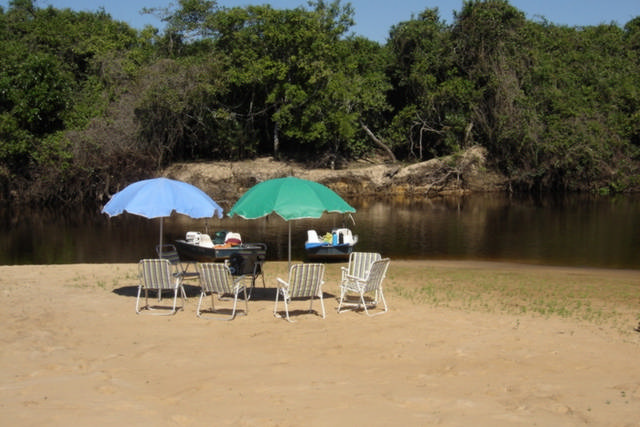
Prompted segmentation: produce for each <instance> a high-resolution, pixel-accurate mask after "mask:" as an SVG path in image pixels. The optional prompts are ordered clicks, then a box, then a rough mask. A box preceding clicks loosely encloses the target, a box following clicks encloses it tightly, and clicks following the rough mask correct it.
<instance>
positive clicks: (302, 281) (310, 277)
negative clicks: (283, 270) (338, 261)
mask: <svg viewBox="0 0 640 427" xmlns="http://www.w3.org/2000/svg"><path fill="white" fill-rule="evenodd" d="M323 283H324V264H310V263H303V264H294V265H292V266H291V268H290V269H289V295H290V296H291V298H299V297H314V296H318V295H319V293H320V289H321V287H322V284H323Z"/></svg>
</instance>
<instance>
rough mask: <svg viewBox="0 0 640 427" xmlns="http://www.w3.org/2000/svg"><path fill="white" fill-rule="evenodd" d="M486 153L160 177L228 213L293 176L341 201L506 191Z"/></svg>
mask: <svg viewBox="0 0 640 427" xmlns="http://www.w3.org/2000/svg"><path fill="white" fill-rule="evenodd" d="M486 157H487V156H486V150H485V149H484V148H482V147H472V148H469V149H468V150H466V151H464V152H462V153H461V154H459V155H456V156H447V157H443V158H438V159H432V160H429V161H425V162H420V163H414V164H387V163H384V162H382V161H379V162H376V161H375V160H371V161H360V162H354V163H352V164H350V165H348V166H346V167H344V168H342V169H335V170H331V169H314V168H310V167H308V165H302V164H297V163H293V162H282V161H276V160H274V159H273V158H270V157H268V158H259V159H255V160H250V161H243V162H201V163H176V164H173V165H172V166H170V167H169V168H167V169H166V170H165V171H164V172H163V175H164V176H167V177H169V178H173V179H178V180H181V181H185V182H188V183H190V184H193V185H195V186H197V187H199V188H201V189H202V190H204V191H205V192H207V193H208V194H215V195H216V201H217V202H218V203H220V204H221V206H222V207H223V208H225V209H229V208H230V207H231V206H232V205H233V203H234V202H235V201H236V200H237V198H238V195H239V194H243V193H244V192H246V191H247V190H248V189H249V188H251V187H252V186H254V185H255V184H257V183H259V182H262V181H266V180H268V179H272V178H280V177H283V176H296V177H298V178H303V179H309V180H312V181H316V182H319V183H321V184H324V185H326V186H328V187H329V188H331V189H332V190H334V191H336V192H337V193H338V194H340V195H341V196H342V197H344V198H347V199H349V198H351V197H369V196H375V197H378V198H380V197H390V198H398V197H400V198H402V197H408V198H411V197H417V198H422V199H424V198H426V197H434V196H447V195H463V194H469V193H487V192H497V191H505V189H506V188H507V186H508V183H507V179H506V178H505V177H504V176H502V175H500V174H498V173H496V172H495V171H492V170H491V168H490V167H489V166H488V164H487V158H486Z"/></svg>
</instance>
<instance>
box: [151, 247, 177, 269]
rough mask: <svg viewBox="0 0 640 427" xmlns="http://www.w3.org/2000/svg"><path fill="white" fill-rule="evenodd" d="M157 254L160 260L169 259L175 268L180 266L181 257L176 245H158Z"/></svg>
mask: <svg viewBox="0 0 640 427" xmlns="http://www.w3.org/2000/svg"><path fill="white" fill-rule="evenodd" d="M156 252H157V253H158V258H161V259H167V260H169V262H170V263H171V265H174V266H175V265H180V255H178V250H177V249H176V247H175V246H174V245H170V244H166V245H162V246H161V245H158V246H156Z"/></svg>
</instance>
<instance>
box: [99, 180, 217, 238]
mask: <svg viewBox="0 0 640 427" xmlns="http://www.w3.org/2000/svg"><path fill="white" fill-rule="evenodd" d="M102 212H103V213H106V214H108V215H109V216H110V217H111V216H116V215H120V214H121V213H123V212H129V213H132V214H135V215H140V216H143V217H145V218H160V248H162V223H163V218H164V217H169V216H171V214H172V213H173V212H177V213H179V214H183V215H187V216H189V217H191V218H211V217H213V216H214V215H216V216H217V217H218V218H222V208H221V207H220V206H219V205H218V204H217V203H216V202H214V201H213V199H211V197H209V196H208V195H207V193H205V192H204V191H202V190H200V189H199V188H198V187H194V186H193V185H191V184H187V183H186V182H182V181H176V180H173V179H169V178H153V179H146V180H143V181H138V182H134V183H133V184H131V185H129V186H127V187H125V188H124V190H122V191H119V192H117V193H116V194H114V195H113V196H112V197H111V200H109V202H108V203H107V204H106V205H104V207H103V208H102Z"/></svg>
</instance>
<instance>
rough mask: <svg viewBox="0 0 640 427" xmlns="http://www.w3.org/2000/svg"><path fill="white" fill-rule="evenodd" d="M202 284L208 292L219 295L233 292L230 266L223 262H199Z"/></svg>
mask: <svg viewBox="0 0 640 427" xmlns="http://www.w3.org/2000/svg"><path fill="white" fill-rule="evenodd" d="M198 273H200V274H199V278H200V286H201V287H202V289H203V290H205V291H207V292H214V293H217V294H219V295H222V294H231V293H233V277H231V271H230V270H229V267H228V266H227V265H225V264H224V263H222V262H201V263H198Z"/></svg>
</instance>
